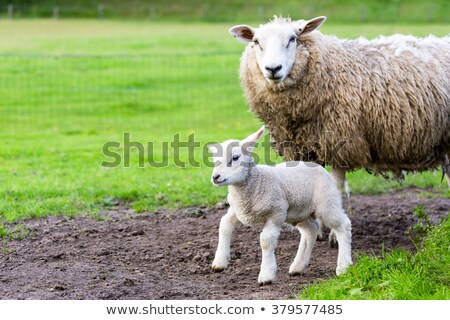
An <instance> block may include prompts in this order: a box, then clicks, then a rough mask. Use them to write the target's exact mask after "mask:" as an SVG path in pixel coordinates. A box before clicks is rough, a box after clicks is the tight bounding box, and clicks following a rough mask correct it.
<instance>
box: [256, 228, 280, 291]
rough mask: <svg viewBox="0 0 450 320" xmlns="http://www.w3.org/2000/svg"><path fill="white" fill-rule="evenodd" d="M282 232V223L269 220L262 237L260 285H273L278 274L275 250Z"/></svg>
mask: <svg viewBox="0 0 450 320" xmlns="http://www.w3.org/2000/svg"><path fill="white" fill-rule="evenodd" d="M280 231H281V223H280V224H278V223H275V222H274V221H272V220H268V221H267V222H266V224H265V225H264V228H263V230H262V232H261V235H260V243H261V249H262V261H261V270H260V272H259V276H258V283H259V284H260V285H266V284H271V283H272V281H274V280H275V276H276V273H277V261H276V258H275V248H276V246H277V241H278V237H279V235H280Z"/></svg>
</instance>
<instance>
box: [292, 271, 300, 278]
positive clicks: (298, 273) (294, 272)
mask: <svg viewBox="0 0 450 320" xmlns="http://www.w3.org/2000/svg"><path fill="white" fill-rule="evenodd" d="M289 275H290V276H291V277H298V276H301V275H302V272H300V271H292V272H289Z"/></svg>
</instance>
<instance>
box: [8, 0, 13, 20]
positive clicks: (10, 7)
mask: <svg viewBox="0 0 450 320" xmlns="http://www.w3.org/2000/svg"><path fill="white" fill-rule="evenodd" d="M8 18H9V19H10V20H12V19H13V18H14V5H13V4H8Z"/></svg>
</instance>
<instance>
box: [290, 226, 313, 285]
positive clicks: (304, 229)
mask: <svg viewBox="0 0 450 320" xmlns="http://www.w3.org/2000/svg"><path fill="white" fill-rule="evenodd" d="M297 228H298V229H299V231H300V234H301V239H300V245H299V247H298V251H297V255H296V256H295V259H294V262H293V263H292V264H291V266H290V268H289V274H290V275H292V276H294V275H299V274H301V273H302V272H304V271H305V269H306V268H307V267H308V265H309V260H310V259H311V252H312V249H313V247H314V244H315V243H316V239H317V232H318V225H317V223H316V221H313V220H310V219H308V220H306V221H303V222H301V223H299V224H297Z"/></svg>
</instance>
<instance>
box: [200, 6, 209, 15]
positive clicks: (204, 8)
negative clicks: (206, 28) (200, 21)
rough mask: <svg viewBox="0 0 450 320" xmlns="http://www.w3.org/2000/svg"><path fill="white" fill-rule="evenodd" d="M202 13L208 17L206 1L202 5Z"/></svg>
mask: <svg viewBox="0 0 450 320" xmlns="http://www.w3.org/2000/svg"><path fill="white" fill-rule="evenodd" d="M200 10H201V12H202V13H201V15H202V18H205V17H206V15H207V13H208V4H206V3H204V4H203V5H202V6H201V9H200Z"/></svg>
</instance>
